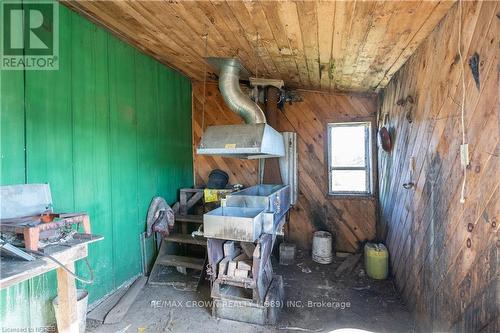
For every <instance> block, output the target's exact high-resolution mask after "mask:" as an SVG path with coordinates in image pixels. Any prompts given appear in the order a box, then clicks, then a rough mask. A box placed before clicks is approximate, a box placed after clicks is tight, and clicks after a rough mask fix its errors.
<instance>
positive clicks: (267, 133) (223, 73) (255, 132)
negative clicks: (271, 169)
mask: <svg viewBox="0 0 500 333" xmlns="http://www.w3.org/2000/svg"><path fill="white" fill-rule="evenodd" d="M207 61H208V62H209V63H210V64H211V65H212V66H213V67H215V68H216V69H218V70H219V90H220V92H221V94H222V97H223V98H224V101H225V102H226V104H227V106H228V107H229V108H230V109H231V110H232V111H233V112H235V113H237V114H238V115H240V116H241V117H242V118H243V120H244V121H245V123H246V124H241V125H221V126H209V127H207V129H206V130H205V132H204V133H203V135H202V138H201V142H200V145H199V146H198V147H197V149H196V153H197V154H198V155H215V156H223V157H233V158H240V159H259V158H270V157H282V156H284V155H285V146H284V141H283V136H282V135H281V134H280V133H279V132H277V131H276V130H275V129H273V128H272V127H271V126H269V125H267V124H266V117H265V115H264V112H263V111H262V110H261V108H260V107H259V106H258V105H257V104H256V103H255V102H253V101H252V100H251V99H250V98H249V97H248V96H246V95H245V94H243V92H242V91H241V90H240V86H239V80H240V78H241V76H243V77H244V78H248V72H247V71H246V70H245V69H244V68H243V66H242V65H241V64H240V62H239V61H238V59H233V58H208V59H207Z"/></svg>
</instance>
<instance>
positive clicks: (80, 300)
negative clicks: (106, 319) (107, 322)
mask: <svg viewBox="0 0 500 333" xmlns="http://www.w3.org/2000/svg"><path fill="white" fill-rule="evenodd" d="M88 299H89V293H88V291H87V290H85V289H78V290H77V291H76V314H77V318H78V332H79V333H85V328H86V326H87V303H88ZM52 305H53V306H54V311H55V313H56V322H57V325H58V326H59V321H60V319H59V318H57V314H58V313H59V311H58V308H59V297H56V298H54V299H53V300H52Z"/></svg>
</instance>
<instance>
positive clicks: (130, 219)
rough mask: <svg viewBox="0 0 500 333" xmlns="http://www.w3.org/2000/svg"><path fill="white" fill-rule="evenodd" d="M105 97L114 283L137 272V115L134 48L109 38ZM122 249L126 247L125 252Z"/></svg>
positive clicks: (123, 280)
mask: <svg viewBox="0 0 500 333" xmlns="http://www.w3.org/2000/svg"><path fill="white" fill-rule="evenodd" d="M108 52H109V59H110V60H111V59H112V61H110V62H109V96H110V129H111V132H110V134H111V188H112V194H111V201H112V210H113V234H114V235H116V236H117V237H116V238H115V239H114V240H113V255H114V265H115V284H116V285H121V284H122V283H124V282H126V281H127V280H128V279H130V272H134V273H135V274H137V273H138V272H139V271H140V246H139V236H138V232H137V231H138V230H137V220H138V210H137V177H138V174H137V168H138V165H137V130H136V124H137V118H136V107H135V75H134V73H135V71H134V63H135V62H134V52H135V51H134V50H133V49H132V48H130V47H129V46H127V45H126V44H124V43H123V42H121V41H119V40H117V39H113V40H110V41H109V48H108ZM125 248H126V249H127V250H126V251H125Z"/></svg>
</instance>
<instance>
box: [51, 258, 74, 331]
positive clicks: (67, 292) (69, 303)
mask: <svg viewBox="0 0 500 333" xmlns="http://www.w3.org/2000/svg"><path fill="white" fill-rule="evenodd" d="M66 267H67V268H68V269H69V270H71V271H72V272H74V271H75V263H74V262H70V263H67V264H66ZM57 295H58V296H59V306H58V308H57V314H56V318H57V319H58V322H57V331H58V332H59V333H74V332H78V315H77V310H76V302H77V298H76V286H75V278H74V277H73V276H71V275H70V274H69V273H68V272H66V271H65V270H64V269H62V268H58V269H57Z"/></svg>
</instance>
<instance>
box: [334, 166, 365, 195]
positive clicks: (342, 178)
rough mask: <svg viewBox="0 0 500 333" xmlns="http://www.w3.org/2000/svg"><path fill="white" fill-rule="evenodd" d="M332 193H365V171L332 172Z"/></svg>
mask: <svg viewBox="0 0 500 333" xmlns="http://www.w3.org/2000/svg"><path fill="white" fill-rule="evenodd" d="M331 177H332V179H331V184H332V188H331V191H332V192H337V191H338V192H367V188H366V171H365V170H332V172H331Z"/></svg>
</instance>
